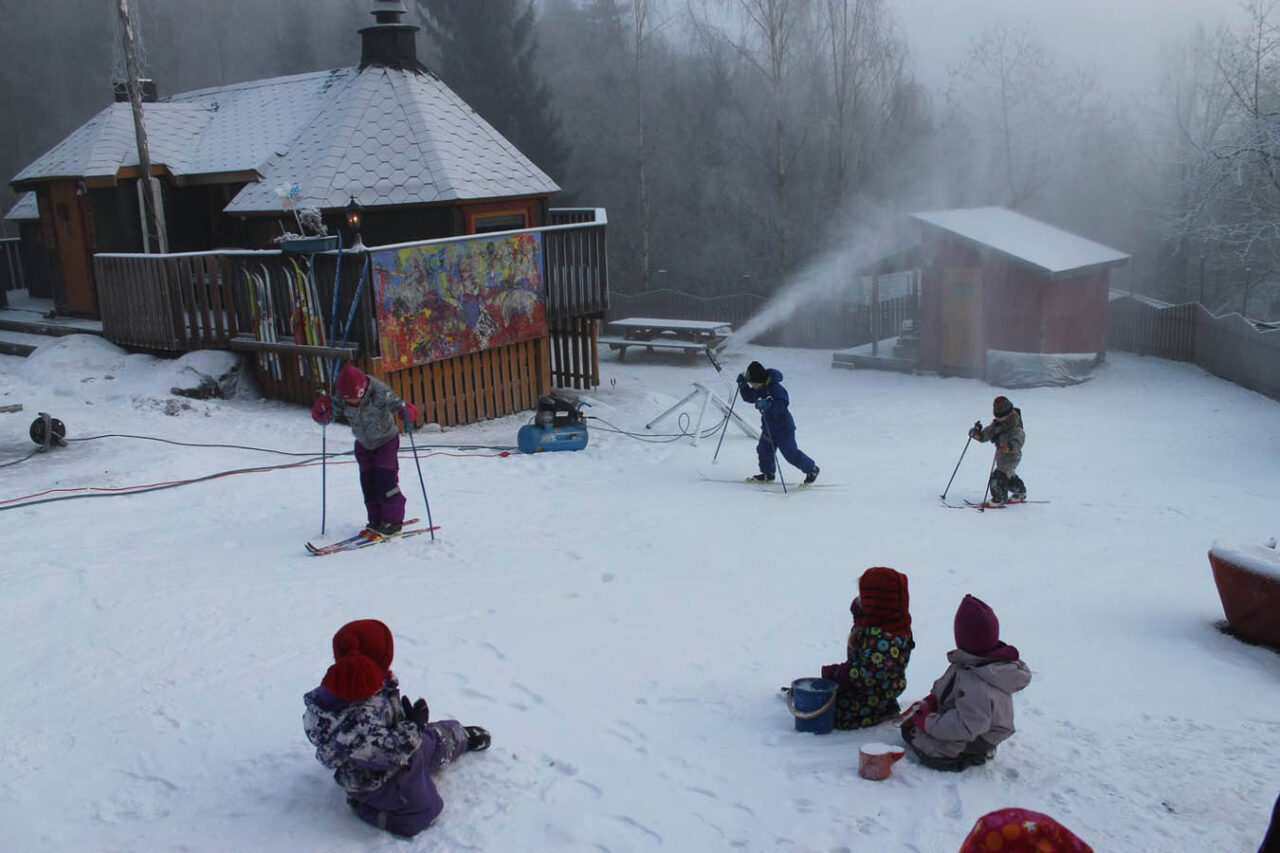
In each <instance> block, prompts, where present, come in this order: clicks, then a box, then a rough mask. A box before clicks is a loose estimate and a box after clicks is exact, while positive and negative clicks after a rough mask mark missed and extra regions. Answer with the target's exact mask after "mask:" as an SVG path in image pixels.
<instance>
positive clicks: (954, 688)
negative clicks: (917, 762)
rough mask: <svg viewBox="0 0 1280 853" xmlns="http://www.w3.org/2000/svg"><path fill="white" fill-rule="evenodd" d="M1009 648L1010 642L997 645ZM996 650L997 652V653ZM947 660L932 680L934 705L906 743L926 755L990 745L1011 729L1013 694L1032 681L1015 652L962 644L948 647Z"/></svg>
mask: <svg viewBox="0 0 1280 853" xmlns="http://www.w3.org/2000/svg"><path fill="white" fill-rule="evenodd" d="M1001 649H1003V650H1010V649H1011V647H1010V646H1002V647H1001ZM998 653H999V652H997V654H998ZM947 660H949V661H951V666H949V667H947V671H946V672H945V673H943V675H942V677H941V678H939V679H938V680H937V681H935V682H934V683H933V689H932V691H930V692H931V694H932V695H933V697H934V698H935V699H937V701H938V710H937V711H935V712H933V713H932V714H929V716H928V717H927V718H925V721H924V723H925V725H924V730H923V731H921V730H920V729H915V730H914V736H913V737H912V739H911V745H912V746H913V747H915V749H916V750H917V751H918V752H919V753H921V754H922V755H923V756H925V757H930V758H941V759H947V758H955V757H957V756H959V755H960V753H962V752H966V751H967V750H966V747H970V748H971V749H970V750H968V751H972V747H973V746H974V745H977V746H979V747H983V748H984V751H988V750H992V749H994V748H995V747H996V746H997V745H998V744H1000V743H1001V742H1003V741H1004V740H1006V739H1008V737H1009V736H1010V735H1011V734H1013V694H1014V693H1017V692H1018V691H1019V690H1021V689H1022V688H1024V687H1026V686H1027V685H1028V684H1030V683H1031V670H1030V669H1028V668H1027V665H1026V664H1025V663H1023V662H1022V661H1021V660H1018V659H1017V658H1016V657H1013V658H1011V659H1009V658H1003V657H991V656H988V657H982V656H979V655H974V654H970V653H969V652H966V651H963V650H961V649H954V650H952V651H950V652H948V653H947Z"/></svg>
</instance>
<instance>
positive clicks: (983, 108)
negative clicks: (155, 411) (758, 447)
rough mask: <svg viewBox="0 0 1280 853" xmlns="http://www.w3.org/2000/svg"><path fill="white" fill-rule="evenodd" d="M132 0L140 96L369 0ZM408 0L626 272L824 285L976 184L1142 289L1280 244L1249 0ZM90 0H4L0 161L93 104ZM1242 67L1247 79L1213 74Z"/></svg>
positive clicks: (1265, 57)
mask: <svg viewBox="0 0 1280 853" xmlns="http://www.w3.org/2000/svg"><path fill="white" fill-rule="evenodd" d="M131 5H132V6H133V7H134V9H135V10H136V13H137V16H138V21H139V23H138V28H139V31H140V33H141V36H142V41H143V46H144V48H145V55H144V73H146V74H147V75H148V76H151V77H153V78H154V79H155V80H156V82H157V85H158V87H159V90H160V93H161V95H162V96H164V95H166V94H173V93H175V92H181V91H186V90H190V89H195V88H202V87H207V86H215V85H220V84H224V83H231V82H238V81H242V80H249V79H258V78H263V77H270V76H277V75H283V74H291V73H299V72H304V71H311V70H318V69H323V68H331V67H337V66H342V65H354V64H355V63H356V62H357V61H358V56H359V40H358V37H357V35H356V32H355V31H356V29H357V28H358V27H360V26H364V25H367V24H368V23H369V22H370V21H371V19H370V18H369V16H368V11H369V8H370V7H371V3H370V2H369V0H269V2H267V1H266V0H219V2H216V3H214V2H194V1H193V0H131ZM406 5H407V6H408V7H409V9H410V14H409V18H408V20H409V22H410V23H415V24H428V25H432V27H434V30H432V28H431V27H428V28H427V29H424V32H423V33H421V34H420V39H419V43H420V56H421V58H422V59H423V60H424V62H426V63H427V65H428V66H430V67H431V68H432V69H433V70H436V71H437V72H439V73H440V75H441V76H442V77H443V79H444V80H445V82H446V83H448V84H449V85H451V86H452V87H453V88H454V89H455V90H457V91H458V93H459V94H460V95H461V96H462V97H463V98H464V99H466V100H467V101H468V103H471V104H472V105H473V106H475V107H476V109H477V110H478V111H479V112H480V113H481V115H483V116H484V117H485V118H486V119H488V120H489V121H490V122H491V123H492V124H494V125H495V126H496V127H497V128H498V129H499V130H500V131H501V132H503V133H504V134H505V135H507V136H508V137H509V138H511V139H512V140H513V142H515V143H516V144H517V146H518V147H520V148H521V150H522V151H524V152H525V153H526V154H528V155H529V156H530V157H531V158H532V159H534V160H535V162H537V163H538V164H539V165H540V166H542V167H543V168H544V170H546V171H547V172H548V173H549V174H551V176H552V177H553V178H554V179H555V180H556V181H557V182H558V183H559V184H560V185H561V186H562V187H563V189H564V192H563V193H562V194H561V195H560V197H558V198H557V199H555V200H554V203H555V204H557V205H570V204H588V205H598V206H602V207H606V208H608V210H609V218H610V264H611V274H612V278H611V283H612V287H613V289H614V291H615V292H617V293H619V294H628V293H632V294H633V293H640V292H648V291H651V290H653V289H656V288H666V289H671V290H675V291H679V292H681V293H684V294H691V295H695V296H697V297H698V298H699V299H706V298H711V297H718V296H727V295H729V294H731V293H735V292H738V291H743V290H746V291H750V292H751V293H755V294H763V295H773V294H780V293H783V292H787V293H788V294H790V295H789V296H788V297H787V298H786V300H784V301H790V302H792V303H796V302H800V301H804V300H805V299H808V298H809V296H804V295H803V294H801V296H800V297H797V295H796V294H797V289H798V288H803V287H805V286H806V283H808V285H807V286H810V287H812V288H814V290H815V293H816V292H817V291H821V292H822V293H825V294H829V295H831V296H832V298H840V294H839V293H838V290H839V288H838V287H837V286H834V284H833V282H832V281H831V280H830V279H831V276H833V275H834V276H837V277H841V278H843V277H847V276H848V271H849V269H850V268H851V264H852V265H853V266H858V265H860V264H862V263H864V262H867V261H870V260H874V259H875V258H876V257H878V256H879V254H881V253H882V252H883V251H890V250H892V249H893V248H896V247H900V243H901V239H902V237H901V229H900V223H901V221H902V219H903V214H905V213H907V212H910V211H913V210H921V209H931V208H943V207H960V206H979V205H992V204H994V205H1004V206H1008V207H1012V208H1014V209H1017V210H1019V211H1021V212H1023V213H1026V214H1028V215H1031V216H1035V217H1038V218H1041V219H1044V220H1046V221H1049V222H1051V223H1053V224H1056V225H1059V226H1061V227H1064V228H1067V229H1069V230H1072V231H1075V232H1077V233H1079V234H1081V235H1083V236H1086V237H1089V238H1091V239H1094V240H1097V241H1099V242H1102V243H1104V244H1107V245H1110V246H1113V247H1115V248H1117V249H1120V250H1122V251H1125V252H1128V253H1130V254H1131V255H1132V256H1133V259H1134V260H1133V262H1132V264H1130V265H1129V267H1128V268H1126V269H1124V270H1122V271H1121V272H1120V273H1119V274H1118V275H1117V276H1116V281H1117V282H1118V283H1119V284H1121V285H1122V286H1127V287H1131V288H1133V289H1135V290H1138V291H1140V292H1142V293H1144V294H1147V295H1151V296H1158V297H1161V298H1167V299H1170V300H1172V301H1179V300H1182V299H1185V298H1199V297H1201V296H1203V298H1204V300H1205V302H1206V303H1208V304H1210V307H1211V308H1214V309H1218V308H1222V307H1229V306H1231V305H1234V304H1236V302H1237V301H1239V297H1240V296H1241V295H1242V291H1243V295H1244V299H1245V301H1247V300H1248V299H1249V296H1248V293H1249V288H1250V287H1253V288H1254V293H1255V294H1256V295H1257V298H1256V300H1255V302H1254V312H1255V313H1265V312H1266V310H1268V309H1269V307H1270V302H1271V299H1272V298H1275V297H1280V293H1278V294H1271V295H1270V296H1268V294H1269V293H1270V291H1269V285H1267V283H1266V282H1265V281H1263V283H1262V284H1261V285H1260V284H1259V283H1258V282H1259V280H1260V279H1267V278H1269V277H1272V275H1273V274H1272V272H1271V271H1272V269H1273V267H1275V266H1276V259H1277V258H1280V242H1278V241H1280V235H1276V234H1272V233H1271V232H1272V231H1273V230H1276V229H1273V228H1271V223H1272V222H1275V221H1277V220H1278V219H1280V189H1277V187H1276V186H1275V183H1274V182H1271V181H1270V180H1269V178H1268V175H1269V174H1270V158H1271V155H1272V153H1273V152H1275V153H1276V154H1278V155H1280V132H1273V130H1274V129H1273V128H1272V126H1271V125H1272V123H1271V120H1270V116H1271V115H1272V114H1273V113H1274V109H1273V108H1272V106H1273V103H1274V102H1275V100H1280V79H1278V78H1280V75H1278V74H1277V72H1276V71H1275V70H1274V68H1273V66H1274V62H1273V58H1272V56H1271V52H1272V51H1273V50H1276V49H1277V45H1276V43H1275V41H1274V38H1273V29H1272V28H1273V27H1274V26H1276V25H1277V24H1280V13H1275V12H1273V11H1272V10H1271V7H1272V6H1273V5H1274V4H1272V3H1270V2H1260V0H1259V1H1258V2H1252V3H1248V4H1244V5H1235V4H1233V3H1231V2H1229V1H1228V0H1123V2H1114V0H1113V2H1106V0H1039V2H1034V3H1031V2H1026V0H966V2H963V3H956V2H954V1H952V2H947V0H706V2H699V0H632V1H631V2H622V0H538V2H537V3H536V4H535V6H534V9H535V12H536V20H533V21H532V22H529V21H526V20H522V18H521V14H522V12H523V11H524V10H525V9H526V4H525V3H524V2H523V0H486V2H485V3H483V4H478V3H468V2H465V0H417V2H414V0H409V2H407V3H406ZM112 7H114V3H107V2H103V0H58V2H49V3H43V2H42V3H36V2H32V0H0V13H2V14H3V15H4V20H5V21H6V24H7V26H6V27H5V28H4V29H3V30H2V31H0V63H3V87H0V170H3V172H4V174H5V175H6V176H8V177H12V176H13V175H14V174H16V173H17V172H18V171H19V170H20V169H21V168H23V167H24V166H25V165H27V164H28V163H30V162H31V161H32V160H34V159H35V158H36V157H38V156H39V155H40V154H41V153H43V152H44V151H46V150H48V149H49V148H50V147H51V146H53V145H54V144H56V143H57V142H58V141H59V140H60V139H62V138H64V137H65V136H66V135H67V134H69V133H70V132H71V131H73V130H74V129H75V128H76V127H77V126H79V125H80V124H82V123H83V122H85V121H87V120H88V119H89V118H91V117H92V116H93V115H94V114H95V113H96V112H98V111H99V110H101V109H102V108H103V107H105V106H106V105H107V104H108V103H109V102H110V91H111V78H112V67H113V63H118V58H117V55H118V50H117V49H116V48H115V42H116V26H115V20H114V14H113V8H112ZM526 23H531V26H524V24H526ZM1253 48H1258V50H1253ZM1250 56H1253V57H1255V59H1256V58H1257V57H1259V56H1260V57H1262V59H1261V60H1260V61H1257V62H1254V63H1253V66H1252V67H1251V66H1250ZM1255 71H1256V72H1259V73H1258V74H1257V75H1256V76H1258V77H1259V79H1260V80H1261V81H1262V86H1261V87H1259V88H1258V89H1257V90H1255V96H1254V97H1253V100H1252V102H1250V101H1249V99H1248V98H1242V97H1239V96H1238V95H1239V87H1236V86H1234V83H1235V82H1237V81H1239V80H1243V79H1248V78H1250V76H1251V75H1253V73H1254V72H1255ZM1259 132H1262V133H1263V134H1264V135H1265V138H1264V139H1258V138H1256V135H1257V134H1258V133H1259ZM1248 134H1254V137H1251V138H1250V142H1251V143H1256V144H1254V145H1252V150H1253V151H1254V152H1255V154H1254V155H1248V156H1242V155H1240V154H1239V152H1240V150H1242V146H1240V145H1239V144H1238V143H1239V142H1240V141H1241V139H1242V138H1243V135H1248ZM1233 152H1235V153H1233ZM1257 152H1261V153H1260V154H1258V153H1257ZM1228 178H1229V179H1228ZM15 199H16V196H15V195H14V193H13V192H12V191H11V190H10V189H9V188H8V187H7V186H6V187H4V188H3V189H0V204H2V205H3V207H4V209H5V210H7V209H8V207H9V206H10V205H11V204H12V203H13V201H14V200H15ZM8 233H13V229H12V227H10V228H9V229H8ZM885 235H891V236H892V239H889V240H888V241H886V240H885V239H884V237H885ZM908 239H909V237H908ZM811 295H812V294H811ZM780 313H785V312H780V311H779V310H776V309H775V310H773V311H772V312H771V314H772V315H778V314H780Z"/></svg>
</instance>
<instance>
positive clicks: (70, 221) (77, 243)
mask: <svg viewBox="0 0 1280 853" xmlns="http://www.w3.org/2000/svg"><path fill="white" fill-rule="evenodd" d="M84 199H85V197H84V196H78V195H76V184H75V182H73V181H58V182H57V183H54V184H50V185H49V201H50V205H49V206H50V208H51V212H52V213H53V232H54V235H55V239H56V240H57V242H58V246H57V253H58V266H59V267H60V268H61V271H62V295H63V299H64V300H65V303H66V304H65V305H63V306H60V307H62V308H63V309H64V310H66V311H67V313H69V314H79V315H81V316H89V317H96V316H97V315H98V298H97V294H96V293H95V292H94V288H93V260H92V258H93V252H92V250H91V249H90V248H89V229H88V226H87V224H86V221H85V218H86V213H85V209H84V205H83V204H82V202H83V201H84Z"/></svg>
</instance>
